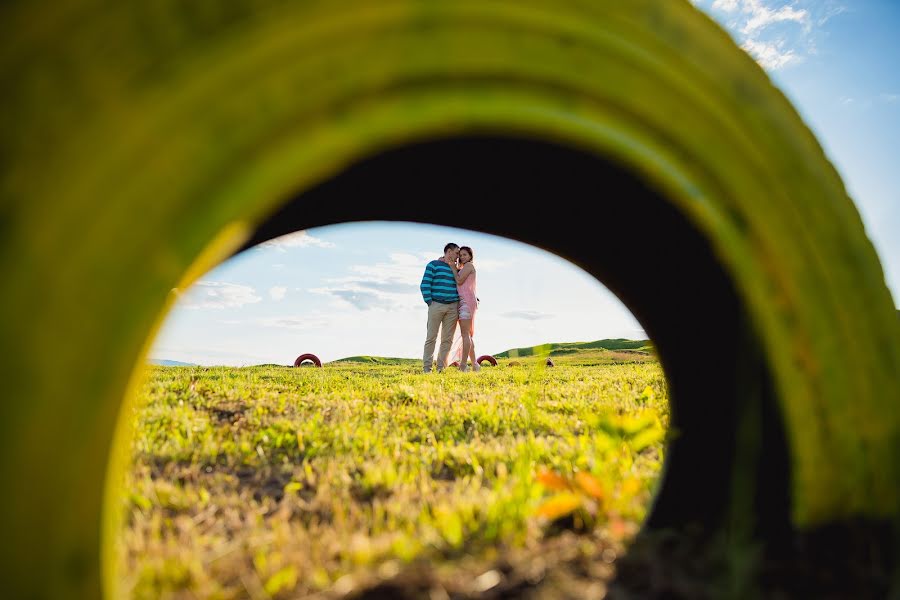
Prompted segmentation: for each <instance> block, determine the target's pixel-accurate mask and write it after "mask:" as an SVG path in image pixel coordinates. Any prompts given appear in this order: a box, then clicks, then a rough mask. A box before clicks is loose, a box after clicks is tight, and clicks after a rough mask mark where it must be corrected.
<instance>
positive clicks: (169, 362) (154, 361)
mask: <svg viewBox="0 0 900 600" xmlns="http://www.w3.org/2000/svg"><path fill="white" fill-rule="evenodd" d="M147 362H149V363H150V364H151V365H159V366H161V367H196V366H198V365H195V364H194V363H186V362H179V361H177V360H165V359H162V358H151V359H149V360H148V361H147Z"/></svg>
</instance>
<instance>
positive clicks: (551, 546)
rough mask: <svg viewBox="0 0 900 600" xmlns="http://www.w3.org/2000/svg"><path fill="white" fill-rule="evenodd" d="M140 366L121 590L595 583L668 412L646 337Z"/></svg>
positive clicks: (539, 588) (288, 593)
mask: <svg viewBox="0 0 900 600" xmlns="http://www.w3.org/2000/svg"><path fill="white" fill-rule="evenodd" d="M568 350H569V351H567V352H564V353H562V354H560V355H558V356H554V357H553V359H554V361H555V362H556V366H555V367H553V368H545V367H544V366H543V360H542V359H540V358H538V357H525V358H517V359H516V362H517V363H519V364H518V365H515V366H509V363H510V362H511V360H510V359H503V360H501V362H500V366H498V367H494V368H491V367H485V368H484V369H483V370H482V371H481V372H480V373H459V372H457V371H455V370H447V371H446V372H444V373H441V374H438V373H432V374H429V375H424V374H422V373H420V372H419V367H418V365H417V364H416V363H414V362H405V361H401V362H400V363H399V364H390V363H389V362H388V363H381V362H378V361H372V360H367V359H369V358H370V357H361V358H360V360H359V361H342V362H335V363H330V364H326V365H325V367H324V368H321V369H317V368H305V367H304V368H289V367H276V366H265V367H247V368H225V367H216V368H204V367H151V368H150V369H151V370H150V373H149V376H148V378H147V380H146V383H145V384H144V386H143V388H142V390H141V392H140V396H139V399H138V402H137V404H136V406H135V412H134V418H135V427H136V429H135V437H134V440H133V459H132V463H131V466H130V469H129V471H128V473H127V480H126V483H125V487H124V488H123V489H124V492H123V502H124V503H125V526H124V528H123V530H122V531H121V534H120V538H119V539H120V542H121V544H120V552H119V554H120V557H121V560H122V565H123V575H122V577H123V580H124V588H125V589H126V591H127V592H128V595H129V597H133V598H159V597H169V598H293V597H317V598H319V597H320V598H337V597H368V598H375V597H382V598H391V597H397V598H403V597H411V598H418V597H422V598H449V597H463V598H469V597H472V598H475V597H479V598H480V597H485V598H486V597H497V596H499V595H502V594H505V593H509V592H515V593H518V594H520V595H524V596H530V597H537V598H540V597H546V598H561V597H562V598H565V597H570V598H587V597H600V596H602V595H603V592H604V590H605V583H604V582H605V581H608V579H609V578H610V577H611V575H612V573H613V568H614V567H613V564H612V563H613V561H614V559H615V557H616V556H617V555H619V554H620V553H621V552H622V550H623V544H624V543H626V542H627V541H628V539H629V538H630V537H631V536H632V535H633V534H634V533H635V532H636V530H637V527H638V525H639V523H640V521H641V520H642V519H643V517H644V515H645V513H646V510H647V508H648V504H649V501H650V499H651V496H652V492H653V488H654V485H655V482H656V479H657V476H658V474H659V470H660V466H661V462H662V459H663V438H664V435H665V432H666V429H667V426H668V399H667V391H666V383H665V378H664V375H663V372H662V369H661V368H660V366H659V364H658V363H657V362H656V361H655V360H654V359H653V358H652V355H650V354H647V353H644V352H639V351H632V352H620V351H615V350H613V351H609V350H603V349H597V348H593V349H576V350H577V351H571V349H568Z"/></svg>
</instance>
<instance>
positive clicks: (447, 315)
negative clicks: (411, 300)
mask: <svg viewBox="0 0 900 600" xmlns="http://www.w3.org/2000/svg"><path fill="white" fill-rule="evenodd" d="M473 258H474V255H473V252H472V249H471V248H469V247H468V246H463V247H462V248H460V247H459V246H457V245H456V244H454V243H452V242H451V243H449V244H447V245H446V246H444V255H443V256H442V257H440V258H438V259H435V260H433V261H431V262H430V263H428V265H427V266H426V267H425V274H424V275H423V276H422V283H421V285H420V286H419V289H420V290H421V291H422V299H423V300H425V304H427V305H428V327H427V332H426V335H425V353H424V355H423V357H422V369H423V370H424V371H425V372H426V373H430V372H431V364H432V361H433V360H434V346H435V343H436V342H437V336H438V329H441V345H440V348H439V350H438V355H437V370H438V372H440V371H443V370H444V367H445V366H446V365H447V364H448V363H447V361H448V360H449V361H450V364H453V363H454V362H458V363H459V370H460V371H467V370H468V361H469V359H471V360H472V370H473V371H480V370H481V367H480V366H479V365H478V361H476V360H475V342H474V340H473V338H472V336H473V335H474V333H475V311H476V310H478V298H477V297H476V296H475V265H474V264H473V263H472V259H473ZM457 321H459V331H460V335H459V337H458V339H457V341H456V342H455V343H454V342H453V334H454V332H455V331H456V322H457ZM451 345H452V346H453V349H454V351H453V352H451Z"/></svg>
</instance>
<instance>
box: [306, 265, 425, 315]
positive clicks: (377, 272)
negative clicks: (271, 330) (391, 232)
mask: <svg viewBox="0 0 900 600" xmlns="http://www.w3.org/2000/svg"><path fill="white" fill-rule="evenodd" d="M388 257H389V260H388V261H379V262H376V263H375V264H368V265H352V266H351V267H350V268H349V270H350V272H351V275H348V276H345V277H334V278H331V279H327V280H326V283H327V284H328V285H326V286H325V287H319V288H314V289H311V290H310V291H311V292H313V293H316V294H326V295H329V296H332V297H334V298H337V299H338V300H339V301H340V303H341V304H349V305H351V306H353V307H355V308H357V309H359V310H364V311H365V310H372V309H379V310H389V311H393V310H407V309H410V308H413V307H415V306H418V305H419V304H421V303H422V298H421V295H420V292H419V283H420V282H421V281H422V274H423V273H424V272H425V265H426V264H428V261H429V260H433V259H435V258H437V255H435V254H434V253H420V254H410V253H408V252H394V253H391V254H389V255H388Z"/></svg>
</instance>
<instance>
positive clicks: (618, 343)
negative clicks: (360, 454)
mask: <svg viewBox="0 0 900 600" xmlns="http://www.w3.org/2000/svg"><path fill="white" fill-rule="evenodd" d="M548 347H549V349H550V356H563V355H566V354H579V355H580V354H581V353H585V352H589V351H591V350H620V351H625V352H634V353H640V354H652V353H653V352H654V348H653V342H651V341H650V340H626V339H622V338H618V339H611V340H597V341H594V342H557V343H552V344H543V345H541V346H531V347H527V348H511V349H509V350H504V351H503V352H500V353H499V354H494V358H524V357H528V356H535V355H536V354H544V353H546V352H547V348H548ZM333 362H335V363H363V364H369V365H412V364H420V363H421V362H422V360H421V359H419V358H388V357H383V356H348V357H347V358H340V359H338V360H335V361H333Z"/></svg>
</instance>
